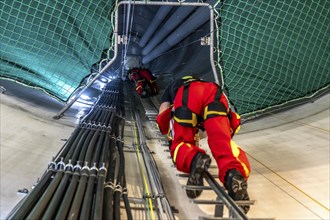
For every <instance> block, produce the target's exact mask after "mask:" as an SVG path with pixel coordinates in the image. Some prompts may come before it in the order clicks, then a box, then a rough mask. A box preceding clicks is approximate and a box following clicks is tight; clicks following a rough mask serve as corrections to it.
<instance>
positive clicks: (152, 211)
mask: <svg viewBox="0 0 330 220" xmlns="http://www.w3.org/2000/svg"><path fill="white" fill-rule="evenodd" d="M134 133H135V147H136V152H137V157H138V161H139V165H140V170H141V172H142V177H143V182H144V186H145V190H146V192H147V195H148V196H149V195H150V192H149V186H148V182H147V179H146V176H145V174H144V172H143V169H142V168H143V167H142V164H141V158H140V151H139V148H138V144H137V143H138V140H137V131H136V127H135V126H134ZM147 200H148V202H149V207H150V212H151V219H155V214H154V209H153V205H152V200H151V199H150V198H147Z"/></svg>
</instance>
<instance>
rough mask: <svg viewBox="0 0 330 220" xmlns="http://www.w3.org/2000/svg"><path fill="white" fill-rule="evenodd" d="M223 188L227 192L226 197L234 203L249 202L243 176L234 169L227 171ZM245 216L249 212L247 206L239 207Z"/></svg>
mask: <svg viewBox="0 0 330 220" xmlns="http://www.w3.org/2000/svg"><path fill="white" fill-rule="evenodd" d="M225 187H226V189H227V191H228V195H229V196H230V197H231V198H232V199H233V200H234V201H240V200H250V198H249V195H248V192H247V182H246V180H245V178H244V177H243V175H242V174H241V173H240V172H238V171H237V170H235V169H231V170H228V171H227V174H226V177H225ZM240 207H241V208H242V210H243V211H244V213H245V214H246V213H247V212H248V211H249V210H250V206H249V205H242V206H240Z"/></svg>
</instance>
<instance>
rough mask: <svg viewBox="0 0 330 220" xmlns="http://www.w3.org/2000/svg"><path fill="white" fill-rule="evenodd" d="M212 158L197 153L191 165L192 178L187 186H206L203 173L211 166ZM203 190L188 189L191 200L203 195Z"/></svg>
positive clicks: (187, 192) (190, 177)
mask: <svg viewBox="0 0 330 220" xmlns="http://www.w3.org/2000/svg"><path fill="white" fill-rule="evenodd" d="M210 163H211V158H210V157H209V156H208V155H206V154H204V153H197V154H196V156H195V157H194V159H193V161H192V162H191V165H190V176H189V178H188V181H187V186H204V182H203V173H204V171H205V170H207V169H208V168H209V166H210ZM202 191H203V190H190V189H186V194H187V196H188V197H189V198H191V199H195V198H197V197H198V196H200V195H201V194H202Z"/></svg>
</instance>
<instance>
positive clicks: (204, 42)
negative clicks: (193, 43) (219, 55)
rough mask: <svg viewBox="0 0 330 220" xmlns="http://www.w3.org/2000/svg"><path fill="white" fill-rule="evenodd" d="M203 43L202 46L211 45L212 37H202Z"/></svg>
mask: <svg viewBox="0 0 330 220" xmlns="http://www.w3.org/2000/svg"><path fill="white" fill-rule="evenodd" d="M201 45H202V46H209V45H211V38H210V37H202V38H201Z"/></svg>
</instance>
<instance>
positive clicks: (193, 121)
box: [173, 76, 241, 136]
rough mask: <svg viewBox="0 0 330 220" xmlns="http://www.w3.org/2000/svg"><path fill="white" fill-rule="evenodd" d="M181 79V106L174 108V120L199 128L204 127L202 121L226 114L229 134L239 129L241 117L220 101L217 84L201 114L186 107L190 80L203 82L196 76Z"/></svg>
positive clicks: (220, 92)
mask: <svg viewBox="0 0 330 220" xmlns="http://www.w3.org/2000/svg"><path fill="white" fill-rule="evenodd" d="M182 79H183V86H184V89H183V93H182V106H181V107H179V108H177V109H175V112H174V115H173V118H174V120H175V121H176V122H177V123H179V124H180V125H182V126H185V127H192V128H195V127H198V128H200V129H204V128H203V126H202V124H203V122H204V121H206V120H207V119H210V118H214V117H218V116H227V117H228V119H229V124H230V133H231V136H234V134H236V133H237V132H238V131H239V130H240V124H241V119H240V116H239V114H237V113H236V112H234V111H231V109H230V108H229V109H227V108H226V106H225V105H224V104H223V103H222V102H220V98H221V95H222V91H221V89H220V87H219V86H218V85H217V84H215V85H217V87H218V90H217V92H216V95H215V96H214V100H213V101H212V102H211V103H209V104H208V105H207V106H206V107H205V109H204V112H203V116H202V115H199V114H197V113H195V112H193V111H191V110H190V109H189V108H188V97H189V86H190V84H191V83H192V82H196V81H199V82H205V81H203V80H200V79H198V78H195V77H192V76H188V77H186V78H182Z"/></svg>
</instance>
